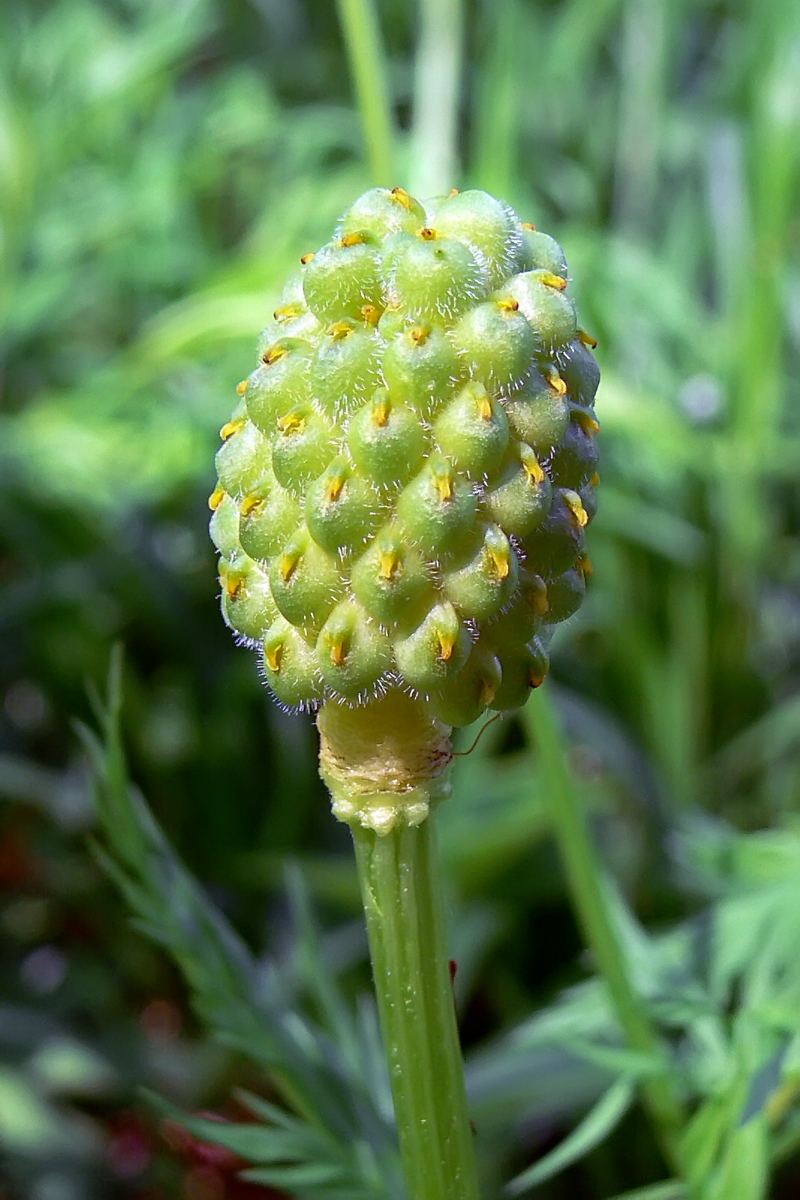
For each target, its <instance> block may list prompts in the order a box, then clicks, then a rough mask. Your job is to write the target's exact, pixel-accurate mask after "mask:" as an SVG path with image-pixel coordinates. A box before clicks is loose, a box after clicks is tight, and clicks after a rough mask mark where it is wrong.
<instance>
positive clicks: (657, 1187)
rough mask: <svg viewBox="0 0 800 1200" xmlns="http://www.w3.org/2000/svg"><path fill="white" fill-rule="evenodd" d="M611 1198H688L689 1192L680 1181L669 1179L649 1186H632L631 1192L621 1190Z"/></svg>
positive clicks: (649, 1199)
mask: <svg viewBox="0 0 800 1200" xmlns="http://www.w3.org/2000/svg"><path fill="white" fill-rule="evenodd" d="M613 1200H689V1193H688V1192H687V1190H686V1188H685V1187H684V1186H683V1184H682V1183H676V1181H675V1180H674V1179H669V1180H665V1181H664V1183H654V1184H652V1185H651V1186H649V1187H643V1188H634V1190H633V1191H632V1192H621V1193H620V1194H619V1195H618V1196H614V1197H613Z"/></svg>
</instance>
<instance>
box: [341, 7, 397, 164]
mask: <svg viewBox="0 0 800 1200" xmlns="http://www.w3.org/2000/svg"><path fill="white" fill-rule="evenodd" d="M338 7H339V21H340V24H341V27H342V33H343V35H344V40H345V45H346V48H347V57H348V61H349V63H350V72H351V74H352V77H353V83H354V85H355V90H356V97H357V100H358V109H359V114H360V117H361V126H362V129H363V132H364V142H365V144H366V148H367V157H368V159H369V168H370V174H371V176H372V180H373V182H374V183H375V184H376V186H379V187H392V186H393V184H394V183H396V182H397V181H396V179H395V130H394V121H393V119H392V108H391V99H390V88H389V73H388V69H387V65H386V56H385V53H384V49H383V42H382V39H381V31H380V25H379V23H378V14H377V12H376V10H375V5H374V3H373V0H338Z"/></svg>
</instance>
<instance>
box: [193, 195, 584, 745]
mask: <svg viewBox="0 0 800 1200" xmlns="http://www.w3.org/2000/svg"><path fill="white" fill-rule="evenodd" d="M567 281H568V273H567V266H566V261H565V259H564V253H563V251H562V249H561V247H560V246H559V245H558V243H557V242H555V241H554V240H553V239H552V238H550V237H549V236H548V235H547V234H544V233H541V232H539V231H537V230H535V229H534V228H533V227H532V226H527V225H523V224H521V223H520V221H519V219H518V218H517V216H516V214H515V213H514V212H513V211H512V210H511V209H510V208H508V207H507V206H506V205H505V204H503V203H501V202H500V201H498V200H495V199H494V198H493V197H491V196H489V195H487V194H486V193H485V192H479V191H467V192H462V193H454V194H453V195H451V196H449V197H445V198H438V199H437V200H435V201H432V202H431V203H430V204H429V205H427V206H423V205H422V204H420V203H419V202H418V201H417V200H415V199H414V198H413V197H411V196H409V195H408V193H406V192H405V191H403V189H401V188H395V189H393V190H392V191H388V190H385V189H382V188H373V189H372V190H371V191H369V192H366V193H365V194H364V195H363V196H361V197H360V198H359V199H358V200H356V201H355V203H354V204H353V205H352V206H351V208H350V209H349V210H348V212H347V213H345V215H344V217H343V218H342V220H341V222H340V224H339V226H338V228H337V229H336V231H335V233H334V236H333V238H332V240H331V241H330V242H329V243H328V244H327V245H326V246H323V247H322V249H321V250H319V251H318V252H317V253H316V254H313V255H305V256H304V258H303V262H302V265H301V269H300V270H299V271H298V272H296V274H295V275H293V276H292V277H291V279H290V280H289V281H288V282H287V285H286V288H285V289H284V292H283V294H282V296H281V299H280V302H279V304H278V307H277V308H276V310H275V312H274V314H273V319H272V321H271V323H270V324H269V325H268V326H267V327H266V329H265V330H264V332H263V334H262V335H261V338H260V340H259V344H258V362H257V365H256V367H255V370H254V371H253V372H252V374H251V375H250V376H249V377H248V378H247V379H246V380H245V381H244V382H243V383H242V384H240V385H239V389H238V391H239V395H240V403H239V404H238V406H237V408H236V410H235V411H234V414H233V416H232V418H231V420H230V421H229V422H228V424H227V425H226V426H225V427H224V428H223V430H222V437H223V445H222V448H221V449H220V451H219V453H218V455H217V473H218V478H219V484H218V487H217V488H216V490H215V491H214V493H213V495H212V497H211V500H210V504H211V507H212V509H213V515H212V518H211V530H210V531H211V536H212V539H213V541H214V543H215V545H216V547H217V549H218V551H219V554H220V586H221V603H222V611H223V616H224V619H225V621H226V622H227V624H228V625H230V626H231V628H232V629H233V630H234V631H235V632H236V633H237V634H238V636H239V637H240V639H242V640H244V641H247V642H250V643H256V644H259V645H260V647H261V658H262V667H263V674H264V677H265V679H266V681H267V683H268V684H269V687H270V688H271V690H272V691H273V693H274V694H275V696H276V698H277V699H278V700H279V701H280V702H281V703H283V704H285V705H286V706H288V707H291V708H300V707H306V708H308V707H316V706H317V705H318V704H319V703H321V702H322V701H330V702H334V703H338V704H341V705H348V706H360V705H365V704H370V703H373V702H375V701H376V700H377V699H378V698H379V697H381V696H383V695H385V694H386V693H387V692H391V693H393V694H396V693H398V692H401V691H402V692H406V693H408V694H409V695H410V696H412V697H413V698H414V703H415V704H416V705H419V706H421V707H422V708H424V709H425V710H426V711H427V713H428V714H429V716H430V717H433V718H436V719H437V720H438V721H440V722H443V723H444V724H445V725H464V724H468V723H470V722H471V721H474V720H476V719H477V718H479V717H480V716H481V715H482V714H483V713H484V712H486V711H487V710H488V709H495V710H504V709H509V708H514V707H516V706H517V705H519V704H522V703H524V701H525V699H526V697H527V695H528V693H529V692H530V690H531V688H532V687H536V686H537V685H538V684H539V683H540V682H541V681H542V679H543V678H544V676H545V674H546V671H547V667H548V657H547V642H548V639H549V636H550V633H551V630H552V627H553V625H554V624H555V623H556V622H558V621H562V620H566V619H567V618H568V617H569V616H571V615H572V614H573V613H574V612H575V611H576V610H577V608H578V606H579V604H580V603H581V600H582V598H583V595H584V592H585V589H586V582H585V580H586V575H587V573H588V570H589V566H588V559H587V558H586V554H585V547H584V539H585V528H586V525H587V524H588V522H589V521H590V520H591V519H592V517H593V516H594V512H595V508H596V499H595V497H596V485H597V474H596V463H597V453H596V447H595V437H596V434H597V431H598V428H599V426H598V424H597V420H596V418H595V416H594V408H593V405H594V398H595V394H596V391H597V385H598V380H599V372H598V370H597V365H596V363H595V360H594V357H593V355H592V353H591V350H590V349H589V345H590V344H591V339H589V338H588V337H587V335H585V334H584V333H582V332H581V331H580V330H579V329H578V327H577V322H576V316H575V309H574V306H573V304H572V301H571V299H570V298H569V296H568V294H567V290H568V288H567Z"/></svg>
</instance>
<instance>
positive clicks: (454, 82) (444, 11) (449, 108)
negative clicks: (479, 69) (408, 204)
mask: <svg viewBox="0 0 800 1200" xmlns="http://www.w3.org/2000/svg"><path fill="white" fill-rule="evenodd" d="M463 41H464V16H463V12H462V0H422V3H420V5H419V38H418V41H417V50H416V57H415V63H414V129H413V135H412V144H413V150H412V178H411V189H412V191H413V192H414V194H415V195H418V196H421V197H423V198H424V197H427V196H436V195H439V194H440V193H442V192H447V191H449V189H450V188H451V187H453V186H454V185H455V184H456V182H457V179H458V173H459V168H458V155H457V151H456V146H457V141H458V109H459V98H460V92H461V58H462V49H463Z"/></svg>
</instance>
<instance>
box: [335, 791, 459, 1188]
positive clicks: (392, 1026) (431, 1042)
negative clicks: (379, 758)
mask: <svg viewBox="0 0 800 1200" xmlns="http://www.w3.org/2000/svg"><path fill="white" fill-rule="evenodd" d="M433 819H434V818H433V812H431V814H430V815H429V816H428V818H427V819H426V820H424V821H423V822H422V824H421V825H418V826H416V827H414V826H409V825H407V824H404V823H399V824H398V825H397V826H396V827H395V828H393V829H392V830H391V831H390V832H389V833H387V834H378V833H376V832H375V831H374V830H371V829H365V828H364V827H363V826H361V825H359V824H354V825H353V826H352V833H353V842H354V844H355V849H356V859H357V862H358V873H359V878H360V881H361V891H362V896H363V899H364V910H365V912H366V917H367V929H368V933H369V944H370V952H371V955H372V969H373V973H374V976H375V989H376V992H377V996H378V1009H379V1012H380V1018H381V1027H382V1030H383V1036H384V1041H385V1044H386V1051H387V1055H388V1059H389V1070H390V1074H391V1081H392V1094H393V1096H394V1106H395V1116H396V1119H397V1129H398V1134H399V1138H400V1151H401V1154H402V1158H403V1165H404V1168H405V1173H406V1181H407V1184H408V1190H409V1197H410V1200H478V1181H477V1172H476V1165H475V1153H474V1149H473V1144H472V1130H471V1127H470V1122H469V1115H468V1111H467V1099H466V1092H465V1090H464V1072H463V1066H462V1059H461V1049H460V1046H459V1040H458V1029H457V1026H456V1015H455V1005H454V1001H453V990H452V984H451V980H450V972H449V967H448V960H447V953H446V948H445V936H444V920H443V905H442V896H441V888H440V882H439V876H438V865H437V859H436V850H435V844H434V832H433Z"/></svg>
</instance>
